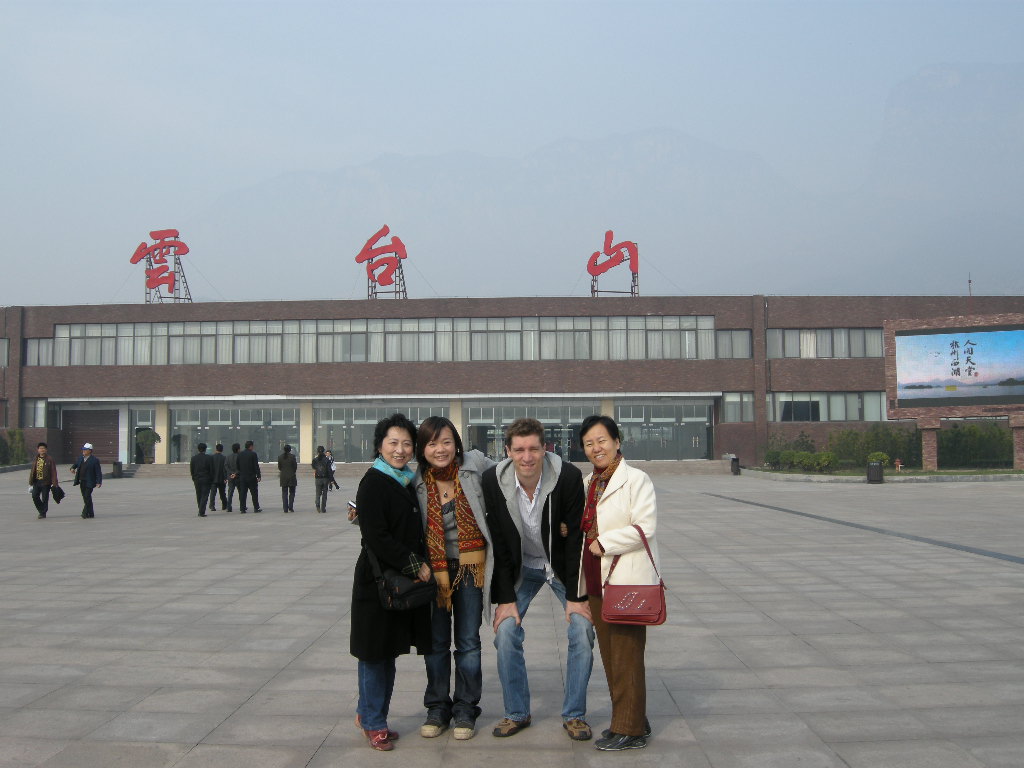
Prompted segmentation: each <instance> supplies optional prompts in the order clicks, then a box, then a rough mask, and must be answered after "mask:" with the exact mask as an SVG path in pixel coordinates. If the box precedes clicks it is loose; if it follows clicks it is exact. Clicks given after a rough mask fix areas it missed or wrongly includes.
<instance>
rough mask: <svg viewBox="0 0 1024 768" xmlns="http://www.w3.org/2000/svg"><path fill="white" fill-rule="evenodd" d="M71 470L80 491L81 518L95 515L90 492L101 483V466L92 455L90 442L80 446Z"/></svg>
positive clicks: (85, 518) (89, 517)
mask: <svg viewBox="0 0 1024 768" xmlns="http://www.w3.org/2000/svg"><path fill="white" fill-rule="evenodd" d="M71 471H72V472H74V473H75V485H77V486H78V489H79V490H80V491H81V492H82V519H83V520H89V519H91V518H94V517H96V510H95V509H93V505H92V492H93V491H94V490H95V489H97V488H99V487H100V486H101V485H103V468H102V467H101V466H100V460H99V459H97V458H96V457H95V456H93V455H92V443H86V444H85V445H83V446H82V455H81V457H79V459H78V461H76V462H75V463H74V464H72V465H71Z"/></svg>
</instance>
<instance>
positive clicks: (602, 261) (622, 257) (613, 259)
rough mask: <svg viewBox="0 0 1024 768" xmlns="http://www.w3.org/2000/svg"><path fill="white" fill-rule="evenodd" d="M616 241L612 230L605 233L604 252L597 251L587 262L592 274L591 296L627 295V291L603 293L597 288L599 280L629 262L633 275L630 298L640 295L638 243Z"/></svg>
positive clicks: (588, 269) (588, 270)
mask: <svg viewBox="0 0 1024 768" xmlns="http://www.w3.org/2000/svg"><path fill="white" fill-rule="evenodd" d="M614 239H615V236H614V234H613V233H612V230H610V229H609V230H608V231H607V232H605V233H604V250H603V251H595V252H594V253H593V254H592V255H591V256H590V259H588V261H587V272H589V273H590V295H591V296H597V295H598V294H599V293H626V291H601V290H598V287H597V278H598V277H600V276H601V275H603V274H604V273H605V272H607V271H608V270H609V269H612V268H613V267H617V266H619V264H621V263H622V262H624V261H626V260H627V259H628V260H629V271H630V272H632V273H633V276H632V281H631V283H630V290H629V295H630V296H639V295H640V285H639V282H638V279H639V278H638V276H639V274H640V250H639V249H638V248H637V245H636V243H634V242H632V241H630V240H623V241H622V242H621V243H613V242H612V241H613V240H614Z"/></svg>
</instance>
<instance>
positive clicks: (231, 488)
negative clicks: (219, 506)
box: [224, 443, 242, 512]
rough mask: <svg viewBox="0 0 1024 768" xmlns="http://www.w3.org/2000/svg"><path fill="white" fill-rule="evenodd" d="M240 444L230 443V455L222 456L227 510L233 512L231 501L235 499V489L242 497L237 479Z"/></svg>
mask: <svg viewBox="0 0 1024 768" xmlns="http://www.w3.org/2000/svg"><path fill="white" fill-rule="evenodd" d="M241 447H242V446H240V445H239V444H238V443H232V444H231V455H230V456H225V457H224V471H225V472H226V473H227V477H228V505H227V510H228V512H233V511H234V510H233V509H232V505H231V503H232V502H233V501H234V499H235V491H238V497H239V498H241V497H242V490H241V482H240V481H239V479H238V451H239V449H240V448H241Z"/></svg>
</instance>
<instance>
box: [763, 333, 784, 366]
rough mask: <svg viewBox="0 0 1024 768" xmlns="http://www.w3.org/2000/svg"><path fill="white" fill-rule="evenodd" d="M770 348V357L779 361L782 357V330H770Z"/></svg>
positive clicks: (767, 337) (768, 344) (768, 336)
mask: <svg viewBox="0 0 1024 768" xmlns="http://www.w3.org/2000/svg"><path fill="white" fill-rule="evenodd" d="M766 340H767V346H768V357H769V358H770V359H778V358H780V357H782V329H781V328H769V329H768V333H767V335H766Z"/></svg>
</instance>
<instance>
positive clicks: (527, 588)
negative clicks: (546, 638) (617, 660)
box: [494, 567, 594, 720]
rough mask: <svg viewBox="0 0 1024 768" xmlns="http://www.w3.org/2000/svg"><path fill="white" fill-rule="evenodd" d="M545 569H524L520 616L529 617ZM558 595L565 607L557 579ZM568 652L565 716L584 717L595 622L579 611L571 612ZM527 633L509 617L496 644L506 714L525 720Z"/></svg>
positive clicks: (518, 604) (518, 601)
mask: <svg viewBox="0 0 1024 768" xmlns="http://www.w3.org/2000/svg"><path fill="white" fill-rule="evenodd" d="M544 583H545V579H544V571H542V570H539V569H537V568H525V567H524V568H523V583H522V584H521V585H520V587H519V589H518V590H517V591H516V609H517V610H518V611H519V618H520V619H522V620H525V619H526V610H527V609H528V608H529V607H530V603H531V602H532V601H533V598H534V597H536V596H537V593H538V592H540V588H541V587H543V586H544ZM550 584H551V589H552V590H553V591H554V593H555V596H556V597H557V598H558V599H559V601H560V602H561V603H562V607H563V608H565V587H564V586H563V585H562V582H560V581H559V580H558V579H557V578H553V579H552V580H551V582H550ZM568 635H569V654H568V657H567V659H566V662H565V698H564V699H563V702H562V719H563V720H571V719H573V718H576V717H579V718H582V717H584V716H585V715H586V714H587V685H588V684H589V683H590V671H591V669H592V668H593V666H594V625H593V624H591V623H590V622H589V621H587V620H586V619H585V618H583V617H582V616H580V615H579V614H575V613H574V614H572V617H571V620H570V621H569V626H568ZM525 637H526V632H525V631H524V630H523V627H522V624H520V625H519V626H516V623H515V621H514V620H512V619H506V620H505V621H503V622H501V624H500V625H499V626H498V631H497V633H496V634H495V636H494V647H495V648H497V649H498V679H500V680H501V694H502V698H503V699H504V701H505V717H508V718H511V719H512V720H525V719H526V718H527V717H528V716H529V714H530V684H529V681H528V680H527V677H526V658H525V656H524V655H523V639H524V638H525Z"/></svg>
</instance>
